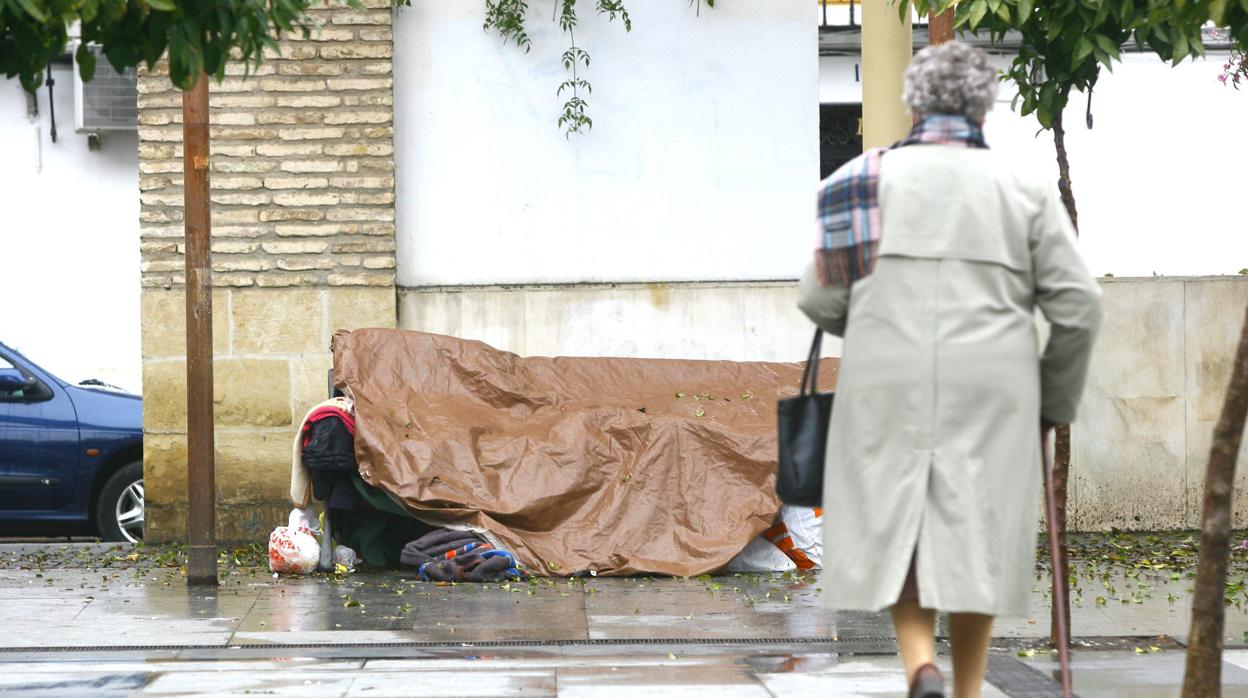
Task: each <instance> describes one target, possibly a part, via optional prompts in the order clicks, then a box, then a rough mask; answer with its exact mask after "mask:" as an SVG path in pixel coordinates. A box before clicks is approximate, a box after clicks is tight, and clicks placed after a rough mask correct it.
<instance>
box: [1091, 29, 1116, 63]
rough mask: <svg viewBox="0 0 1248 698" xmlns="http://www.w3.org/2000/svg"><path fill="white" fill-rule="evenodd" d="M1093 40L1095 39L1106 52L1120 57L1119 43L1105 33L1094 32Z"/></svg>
mask: <svg viewBox="0 0 1248 698" xmlns="http://www.w3.org/2000/svg"><path fill="white" fill-rule="evenodd" d="M1092 40H1093V41H1095V42H1096V45H1097V46H1099V47H1100V48H1101V50H1102V51H1104V52H1105V53H1108V54H1109V55H1111V56H1113V57H1114V58H1117V57H1118V44H1116V43H1114V40H1113V39H1111V38H1109V37H1108V36H1105V35H1104V34H1093V35H1092Z"/></svg>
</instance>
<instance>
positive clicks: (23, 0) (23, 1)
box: [17, 0, 48, 22]
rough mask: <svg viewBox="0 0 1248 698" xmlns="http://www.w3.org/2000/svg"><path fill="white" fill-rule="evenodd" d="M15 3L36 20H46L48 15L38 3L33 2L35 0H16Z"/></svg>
mask: <svg viewBox="0 0 1248 698" xmlns="http://www.w3.org/2000/svg"><path fill="white" fill-rule="evenodd" d="M17 4H19V5H21V6H22V9H23V10H26V14H28V15H30V16H31V17H34V18H35V19H36V20H38V21H40V22H47V21H48V16H47V15H46V14H44V12H43V10H42V9H40V8H39V5H37V4H35V0H17Z"/></svg>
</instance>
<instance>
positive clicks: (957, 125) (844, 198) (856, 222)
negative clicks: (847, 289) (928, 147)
mask: <svg viewBox="0 0 1248 698" xmlns="http://www.w3.org/2000/svg"><path fill="white" fill-rule="evenodd" d="M921 144H938V145H961V146H964V147H967V148H987V147H988V144H987V143H986V142H984V132H983V131H982V130H981V129H980V127H979V125H978V124H976V123H974V122H972V121H971V120H970V119H968V118H966V117H964V116H953V115H948V114H933V115H931V116H925V117H923V118H922V119H920V120H919V122H918V123H917V124H915V125H914V128H912V129H911V130H910V135H908V136H906V137H905V139H903V140H901V141H898V142H897V143H894V144H893V145H892V146H890V147H888V148H874V149H872V150H868V151H867V152H865V153H863V154H862V155H861V156H860V157H856V158H854V159H853V160H850V161H849V162H848V163H846V164H845V166H844V167H842V168H840V169H839V170H837V171H836V172H834V173H833V174H832V176H830V177H828V178H827V179H825V180H824V181H823V184H821V185H820V187H819V246H818V247H817V248H816V249H815V268H816V270H817V272H818V278H819V283H820V284H822V285H824V286H850V285H852V284H853V283H854V282H855V281H857V280H859V279H861V278H863V277H865V276H867V275H868V274H870V273H871V272H872V271H874V270H875V258H876V254H877V252H878V251H879V247H880V161H881V160H882V159H883V158H884V153H886V152H888V151H889V150H892V149H893V148H901V147H903V146H907V145H921Z"/></svg>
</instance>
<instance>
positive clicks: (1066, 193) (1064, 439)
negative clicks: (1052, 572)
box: [1049, 112, 1079, 645]
mask: <svg viewBox="0 0 1248 698" xmlns="http://www.w3.org/2000/svg"><path fill="white" fill-rule="evenodd" d="M1053 145H1054V146H1055V147H1056V149H1057V172H1058V180H1057V188H1058V190H1059V191H1060V192H1061V195H1062V203H1063V204H1064V205H1065V206H1066V213H1067V214H1069V215H1070V222H1071V223H1072V224H1073V225H1074V226H1075V233H1076V234H1078V232H1079V215H1078V212H1077V211H1076V210H1075V193H1074V191H1073V190H1072V189H1071V186H1070V160H1068V159H1067V157H1066V129H1065V128H1064V127H1063V126H1062V114H1061V112H1058V114H1057V116H1056V117H1054V119H1053ZM1054 431H1055V433H1054V443H1053V489H1054V491H1055V492H1056V496H1057V502H1056V506H1057V530H1058V531H1060V533H1059V534H1058V535H1059V537H1060V540H1058V546H1057V549H1058V551H1059V554H1060V555H1061V556H1062V569H1064V570H1066V571H1067V577H1066V578H1064V579H1059V580H1057V582H1058V584H1061V585H1062V590H1063V591H1064V592H1065V594H1063V598H1065V599H1066V603H1065V604H1064V607H1063V608H1058V607H1057V595H1056V594H1055V595H1054V596H1053V608H1052V612H1051V613H1050V615H1049V619H1050V620H1049V638H1050V639H1051V640H1052V641H1053V644H1054V645H1057V643H1058V642H1059V640H1058V634H1057V619H1058V614H1059V613H1060V614H1062V616H1063V617H1064V618H1065V619H1066V627H1067V628H1068V629H1069V630H1070V634H1071V636H1073V635H1074V629H1073V628H1072V627H1071V624H1070V578H1069V573H1070V559H1069V558H1068V557H1067V555H1066V503H1067V501H1068V499H1069V492H1070V426H1069V425H1065V424H1063V425H1059V426H1058V427H1057V429H1055V430H1054ZM1054 568H1056V566H1054Z"/></svg>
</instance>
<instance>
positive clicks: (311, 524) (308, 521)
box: [286, 508, 321, 536]
mask: <svg viewBox="0 0 1248 698" xmlns="http://www.w3.org/2000/svg"><path fill="white" fill-rule="evenodd" d="M286 525H287V526H289V527H290V528H306V529H308V530H309V531H311V532H312V535H314V536H316V535H320V533H321V526H320V523H319V522H318V521H317V520H316V519H314V518H312V516H311V515H310V514H309V513H308V510H307V509H298V508H296V509H291V510H290V517H289V518H288V519H287V520H286Z"/></svg>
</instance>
